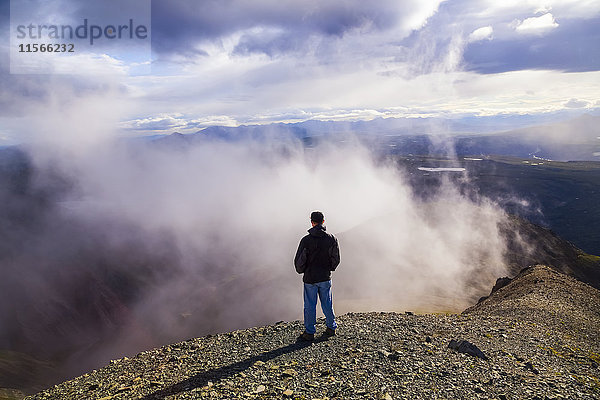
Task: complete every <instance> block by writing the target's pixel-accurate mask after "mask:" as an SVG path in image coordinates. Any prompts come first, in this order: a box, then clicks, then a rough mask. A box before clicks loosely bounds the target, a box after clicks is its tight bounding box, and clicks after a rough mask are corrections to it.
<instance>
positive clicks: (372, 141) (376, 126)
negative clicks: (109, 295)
mask: <svg viewBox="0 0 600 400" xmlns="http://www.w3.org/2000/svg"><path fill="white" fill-rule="evenodd" d="M532 121H533V120H530V119H526V118H525V117H523V119H522V120H520V121H514V120H511V121H510V124H508V123H507V124H506V125H508V126H515V125H517V126H521V127H519V128H518V129H513V130H505V131H504V130H502V129H503V125H502V124H499V125H494V126H491V125H489V121H487V122H486V120H485V119H481V120H478V119H470V120H464V119H461V120H450V119H439V118H386V119H384V118H376V119H373V120H370V121H355V122H348V121H312V120H311V121H305V122H300V123H293V124H284V123H276V124H269V125H241V126H237V127H227V126H210V127H208V128H205V129H203V130H201V131H198V132H196V133H193V134H181V133H178V132H176V133H173V134H171V135H168V136H153V137H151V140H153V141H155V142H156V143H160V144H162V145H167V146H174V147H185V146H188V145H191V144H193V143H198V142H202V141H205V140H224V141H237V140H247V139H252V140H267V139H269V140H300V141H302V142H303V143H304V144H305V145H309V146H310V145H313V144H314V143H315V142H318V141H322V140H332V141H344V140H348V139H349V138H350V137H356V138H358V139H359V140H361V141H362V142H364V143H366V144H367V145H369V146H370V147H373V148H376V149H378V150H380V151H385V152H387V153H393V154H400V155H408V154H414V155H432V154H437V155H450V156H453V155H457V156H468V155H508V156H514V157H525V158H543V159H551V160H556V161H574V160H582V161H600V117H599V116H593V115H590V114H585V115H582V116H579V117H577V118H574V119H570V120H567V121H559V122H554V123H549V124H545V125H533V126H531V125H530V124H528V122H532Z"/></svg>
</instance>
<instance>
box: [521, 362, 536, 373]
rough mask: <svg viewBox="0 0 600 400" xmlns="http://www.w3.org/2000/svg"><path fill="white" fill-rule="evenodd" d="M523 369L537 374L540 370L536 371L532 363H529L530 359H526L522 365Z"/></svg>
mask: <svg viewBox="0 0 600 400" xmlns="http://www.w3.org/2000/svg"><path fill="white" fill-rule="evenodd" d="M524 367H525V369H528V370H529V371H531V372H533V373H534V374H536V375H537V374H539V373H540V371H538V370H537V369H536V368H535V367H534V366H533V364H532V363H531V361H527V362H526V363H525V365H524Z"/></svg>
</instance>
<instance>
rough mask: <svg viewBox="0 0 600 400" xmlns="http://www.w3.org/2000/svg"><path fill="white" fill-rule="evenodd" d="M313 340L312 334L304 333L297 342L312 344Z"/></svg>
mask: <svg viewBox="0 0 600 400" xmlns="http://www.w3.org/2000/svg"><path fill="white" fill-rule="evenodd" d="M313 340H315V335H313V334H312V333H308V332H304V333H303V334H302V335H300V336H299V337H298V341H299V342H312V341H313Z"/></svg>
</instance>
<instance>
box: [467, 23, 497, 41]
mask: <svg viewBox="0 0 600 400" xmlns="http://www.w3.org/2000/svg"><path fill="white" fill-rule="evenodd" d="M493 33H494V29H493V28H492V27H491V25H488V26H482V27H481V28H477V29H475V30H474V31H473V32H471V34H470V35H469V42H478V41H480V40H486V39H487V40H492V34H493Z"/></svg>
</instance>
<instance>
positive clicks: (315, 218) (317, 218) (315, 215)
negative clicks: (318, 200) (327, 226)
mask: <svg viewBox="0 0 600 400" xmlns="http://www.w3.org/2000/svg"><path fill="white" fill-rule="evenodd" d="M310 220H311V221H312V222H316V223H317V224H322V223H323V221H325V217H324V216H323V213H322V212H321V211H313V212H311V213H310Z"/></svg>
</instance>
